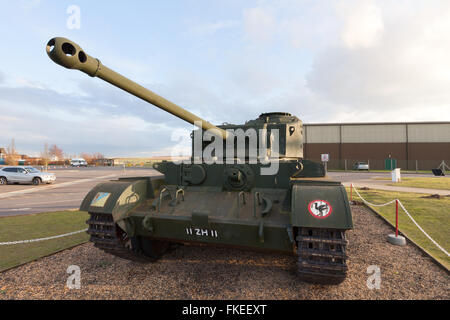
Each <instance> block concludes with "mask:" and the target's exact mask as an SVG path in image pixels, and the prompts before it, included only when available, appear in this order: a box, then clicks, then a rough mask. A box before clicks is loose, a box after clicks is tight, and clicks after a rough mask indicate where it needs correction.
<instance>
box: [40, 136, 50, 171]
mask: <svg viewBox="0 0 450 320" xmlns="http://www.w3.org/2000/svg"><path fill="white" fill-rule="evenodd" d="M41 159H42V164H43V165H44V166H45V169H47V166H48V162H49V160H50V152H49V151H48V143H47V142H46V143H45V144H44V151H42V152H41Z"/></svg>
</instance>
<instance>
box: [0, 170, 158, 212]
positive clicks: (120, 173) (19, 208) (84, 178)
mask: <svg viewBox="0 0 450 320" xmlns="http://www.w3.org/2000/svg"><path fill="white" fill-rule="evenodd" d="M49 172H53V173H55V174H56V182H55V183H54V184H51V185H45V184H44V185H40V186H33V185H5V186H0V217H1V216H13V215H23V214H32V213H39V212H50V211H60V210H69V209H76V208H78V207H79V206H80V204H81V201H82V200H83V198H84V196H85V195H86V194H87V193H88V192H89V190H90V189H91V188H92V187H94V186H95V185H96V184H98V183H100V182H102V181H107V180H112V179H117V178H119V177H132V176H155V175H159V173H158V172H157V171H155V170H153V169H151V168H126V169H125V170H123V168H121V167H112V168H111V167H99V168H67V169H64V168H61V169H54V170H49Z"/></svg>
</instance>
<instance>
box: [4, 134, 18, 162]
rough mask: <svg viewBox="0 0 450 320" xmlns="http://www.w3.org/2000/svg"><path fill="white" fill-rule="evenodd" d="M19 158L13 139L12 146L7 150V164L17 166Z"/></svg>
mask: <svg viewBox="0 0 450 320" xmlns="http://www.w3.org/2000/svg"><path fill="white" fill-rule="evenodd" d="M17 158H18V155H17V151H16V143H15V141H14V138H12V139H11V144H10V145H9V146H8V148H7V150H6V158H5V163H6V164H7V165H10V166H16V165H17V164H18V161H17Z"/></svg>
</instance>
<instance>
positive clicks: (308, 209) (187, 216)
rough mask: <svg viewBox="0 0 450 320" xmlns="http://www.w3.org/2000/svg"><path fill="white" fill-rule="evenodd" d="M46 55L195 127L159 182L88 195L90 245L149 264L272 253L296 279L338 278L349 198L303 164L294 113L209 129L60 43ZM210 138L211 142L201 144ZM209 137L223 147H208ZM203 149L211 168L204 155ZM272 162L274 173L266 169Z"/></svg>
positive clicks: (135, 182)
mask: <svg viewBox="0 0 450 320" xmlns="http://www.w3.org/2000/svg"><path fill="white" fill-rule="evenodd" d="M46 50H47V53H48V55H49V57H50V58H51V59H52V60H53V61H54V62H56V63H57V64H59V65H61V66H63V67H65V68H68V69H78V70H80V71H82V72H84V73H86V74H88V75H89V76H91V77H98V78H101V79H103V80H105V81H106V82H109V83H111V84H112V85H114V86H116V87H118V88H120V89H122V90H125V91H127V92H129V93H131V94H133V95H135V96H137V97H139V98H141V99H143V100H145V101H147V102H149V103H150V104H153V105H155V106H157V107H159V108H161V109H163V110H165V111H167V112H169V113H171V114H173V115H174V116H176V117H179V118H181V119H183V120H185V121H187V122H189V123H192V124H194V125H196V126H197V127H198V128H199V129H197V130H194V132H193V133H192V135H191V137H192V157H191V159H190V161H188V162H170V161H163V162H159V163H155V164H154V166H153V167H154V169H155V170H157V171H158V172H160V173H161V176H157V177H133V178H120V179H118V180H115V181H109V182H106V183H101V184H99V185H97V186H95V187H94V188H93V189H92V190H91V191H90V192H89V193H88V194H87V195H86V197H85V199H84V200H83V202H82V204H81V207H80V210H82V211H87V212H89V213H90V215H91V218H90V219H89V220H88V224H89V229H88V233H89V234H90V235H91V241H92V242H94V243H95V245H96V246H97V247H99V248H101V249H103V250H105V251H106V252H109V253H112V254H116V255H118V256H121V257H126V258H131V257H132V256H135V255H137V256H139V257H140V258H142V256H145V257H146V258H148V259H150V260H151V261H154V260H155V259H157V258H158V257H159V256H160V255H161V254H162V253H163V252H164V250H165V249H167V247H168V243H169V242H182V243H183V242H192V243H207V244H215V245H232V246H240V247H247V248H258V249H266V250H275V251H282V252H289V253H293V254H295V255H296V256H297V259H298V274H299V277H300V279H301V280H304V281H310V282H319V283H339V282H341V281H343V280H344V279H345V276H346V271H347V265H346V258H347V256H346V245H347V240H346V238H345V231H346V230H348V229H351V228H352V227H353V223H352V216H351V211H350V207H349V203H348V199H347V194H346V192H345V188H344V187H343V186H342V184H341V183H340V182H336V181H328V180H327V178H326V176H325V170H324V166H323V165H322V164H320V163H315V162H312V161H309V160H307V159H303V125H302V122H301V120H299V119H298V118H297V117H296V116H293V115H291V114H289V113H282V112H273V113H263V114H261V115H260V116H259V117H258V118H257V119H255V120H250V121H247V122H246V123H245V124H242V125H234V124H224V125H220V126H214V125H212V124H211V123H209V122H207V121H205V120H203V119H201V118H199V117H197V116H196V115H194V114H192V113H190V112H189V111H187V110H185V109H183V108H181V107H179V106H177V105H176V104H174V103H172V102H170V101H168V100H166V99H165V98H163V97H160V96H159V95H157V94H155V93H154V92H152V91H150V90H148V89H146V88H144V87H142V86H140V85H139V84H137V83H135V82H133V81H131V80H129V79H127V78H125V77H124V76H122V75H120V74H118V73H117V72H115V71H113V70H111V69H109V68H108V67H106V66H104V65H103V64H102V63H101V62H100V61H99V60H98V59H95V58H93V57H91V56H89V55H88V54H86V53H85V52H84V51H83V50H82V49H81V47H80V46H78V45H77V44H75V43H73V42H72V41H70V40H68V39H66V38H53V39H51V40H50V41H49V42H48V44H47V48H46ZM252 130H253V131H254V132H256V133H252V132H253V131H252ZM207 131H209V132H210V133H211V134H212V135H213V136H215V138H212V139H209V138H208V139H209V140H208V139H206V140H204V139H203V137H204V133H205V132H207ZM275 133H276V134H275ZM239 134H241V137H239ZM196 137H197V138H200V140H198V139H197V138H196ZM214 139H221V140H226V143H222V144H215V145H214V146H215V150H214V148H212V146H211V143H214ZM238 140H239V141H240V143H237V141H238ZM252 141H253V142H252ZM222 142H223V141H222ZM252 144H253V145H256V146H257V147H256V148H257V149H258V150H252V147H251V145H252ZM218 148H219V149H218ZM221 148H224V150H223V152H221V151H222V150H220V149H221ZM253 148H255V147H253ZM205 150H207V151H208V153H209V154H210V156H209V158H211V159H212V158H214V160H215V161H211V162H207V161H206V160H205V159H204V158H203V155H202V154H203V152H204V151H205ZM273 163H275V164H276V171H274V172H270V170H268V168H269V167H271V165H272V164H273ZM264 170H266V172H265V171H264Z"/></svg>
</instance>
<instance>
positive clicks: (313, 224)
mask: <svg viewBox="0 0 450 320" xmlns="http://www.w3.org/2000/svg"><path fill="white" fill-rule="evenodd" d="M291 192H292V197H291V201H292V202H291V210H292V218H291V219H292V220H291V222H292V226H294V227H307V228H327V229H341V230H347V229H352V228H353V220H352V213H351V210H350V206H349V203H348V198H347V192H346V191H345V188H344V186H343V185H342V184H341V183H339V182H333V181H320V182H319V181H301V182H298V183H295V184H293V186H292V190H291Z"/></svg>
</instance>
